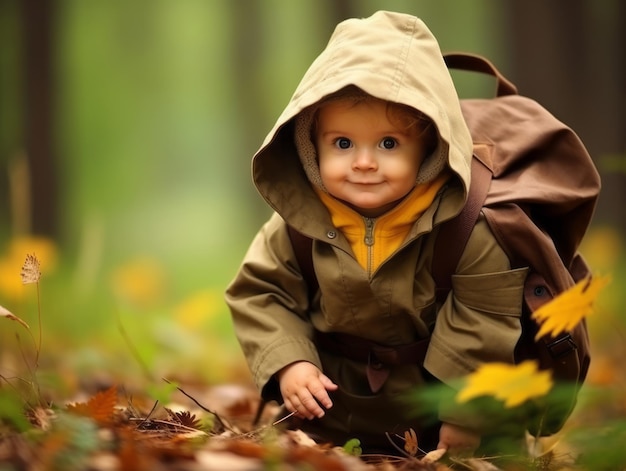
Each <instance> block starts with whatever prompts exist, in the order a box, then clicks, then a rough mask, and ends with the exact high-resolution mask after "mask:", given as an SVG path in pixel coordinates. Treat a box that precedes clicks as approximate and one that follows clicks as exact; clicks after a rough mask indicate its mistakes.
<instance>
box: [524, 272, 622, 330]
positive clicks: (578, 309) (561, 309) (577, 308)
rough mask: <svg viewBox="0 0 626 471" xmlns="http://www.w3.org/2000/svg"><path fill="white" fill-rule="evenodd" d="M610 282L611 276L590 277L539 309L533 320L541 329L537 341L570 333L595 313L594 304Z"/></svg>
mask: <svg viewBox="0 0 626 471" xmlns="http://www.w3.org/2000/svg"><path fill="white" fill-rule="evenodd" d="M609 281H610V277H609V276H603V277H590V278H587V279H584V280H581V281H579V282H578V283H577V284H576V285H574V286H572V287H571V288H570V289H568V290H567V291H564V292H563V293H561V294H560V295H559V296H557V297H555V298H554V299H553V300H552V301H550V302H548V303H546V304H544V305H543V306H541V307H540V308H539V309H537V310H536V311H535V312H534V313H533V314H532V318H533V319H534V320H536V321H537V322H538V323H539V324H540V325H541V327H540V328H539V332H537V335H536V337H535V340H537V339H539V338H541V337H543V336H544V335H548V334H550V335H551V336H552V337H556V336H557V335H559V334H560V333H561V332H564V331H570V330H572V329H573V328H574V327H576V325H577V324H578V323H579V322H580V321H582V319H583V318H584V317H587V316H588V315H590V314H591V313H592V312H593V303H594V302H595V300H596V299H597V297H598V294H599V293H600V290H601V289H602V288H604V287H605V286H606V285H607V284H608V283H609Z"/></svg>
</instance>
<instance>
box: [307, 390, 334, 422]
mask: <svg viewBox="0 0 626 471" xmlns="http://www.w3.org/2000/svg"><path fill="white" fill-rule="evenodd" d="M311 394H313V397H314V398H315V399H316V400H317V403H319V404H321V405H322V406H324V407H325V408H326V409H330V408H331V407H332V406H333V402H332V401H331V400H330V396H329V395H328V392H326V389H325V388H324V387H323V386H321V385H320V387H318V388H315V389H313V390H311ZM320 410H321V408H320ZM322 415H324V413H323V411H322ZM322 415H319V414H318V415H317V416H318V417H321V416H322Z"/></svg>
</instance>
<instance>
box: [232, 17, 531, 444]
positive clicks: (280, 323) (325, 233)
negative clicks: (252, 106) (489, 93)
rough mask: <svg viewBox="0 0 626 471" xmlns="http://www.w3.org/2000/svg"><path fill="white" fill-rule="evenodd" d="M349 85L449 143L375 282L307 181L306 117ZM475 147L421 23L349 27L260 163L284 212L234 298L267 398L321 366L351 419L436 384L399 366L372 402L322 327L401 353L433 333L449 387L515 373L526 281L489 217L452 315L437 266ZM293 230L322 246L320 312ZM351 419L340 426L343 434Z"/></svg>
mask: <svg viewBox="0 0 626 471" xmlns="http://www.w3.org/2000/svg"><path fill="white" fill-rule="evenodd" d="M348 85H356V86H358V87H360V88H361V89H363V90H365V91H366V92H367V93H369V94H371V95H373V96H376V97H378V98H380V99H383V100H389V101H393V102H399V103H403V104H406V105H409V106H411V107H414V108H416V109H418V110H420V111H422V112H423V113H425V114H426V115H428V116H429V117H430V118H431V119H432V120H433V122H434V123H435V124H436V127H437V130H438V133H439V144H438V147H437V149H436V151H435V152H441V153H444V155H445V158H446V161H447V162H448V168H449V171H451V173H452V175H453V177H452V178H451V180H450V182H449V183H448V184H447V185H446V186H445V188H444V189H442V191H440V193H439V195H438V196H437V197H436V198H435V201H434V202H433V204H432V205H431V206H430V207H429V208H428V209H427V210H426V211H425V213H424V214H423V215H422V216H421V217H420V218H419V219H418V220H417V221H416V222H415V224H414V226H413V227H412V229H411V230H410V232H409V234H408V235H407V237H406V240H405V241H404V243H403V244H402V245H401V246H400V247H399V248H398V249H397V250H396V251H395V252H394V253H393V254H392V255H391V256H390V257H389V258H388V259H387V260H386V261H384V262H383V263H382V264H381V265H380V266H379V267H378V268H377V270H376V271H375V272H374V273H372V274H371V275H368V274H367V273H366V272H365V270H364V269H363V268H362V267H361V266H360V265H359V264H358V263H357V261H356V260H355V258H354V256H353V254H352V250H351V247H350V245H349V243H348V242H347V240H346V239H345V238H344V237H343V235H342V234H341V233H340V232H339V231H337V230H336V229H335V228H334V227H333V225H332V222H331V219H330V216H329V213H328V210H327V209H326V207H325V206H324V205H323V204H322V203H321V201H320V199H319V198H318V197H317V196H316V194H315V192H314V190H313V189H312V187H311V185H310V183H309V182H308V180H307V177H306V175H305V173H304V171H303V169H302V164H301V162H300V159H299V158H298V155H297V151H296V148H295V145H294V137H293V118H294V117H295V116H296V115H297V114H298V113H299V112H300V111H302V110H303V109H305V108H306V107H308V106H311V105H313V104H315V103H316V102H318V101H319V100H320V99H321V98H322V97H324V96H326V95H328V94H330V93H333V92H335V91H337V90H339V89H341V88H343V87H345V86H348ZM472 146H473V144H472V140H471V137H470V135H469V131H468V129H467V126H466V124H465V122H464V120H463V117H462V115H461V110H460V105H459V101H458V97H457V94H456V91H455V88H454V85H453V82H452V80H451V77H450V75H449V73H448V70H447V68H446V66H445V64H444V61H443V59H442V55H441V52H440V49H439V46H438V44H437V41H436V40H435V38H434V37H433V35H432V34H431V32H430V31H429V30H428V29H427V27H426V26H425V25H424V24H423V23H422V21H421V20H419V19H417V18H415V17H412V16H409V15H404V14H396V13H389V12H378V13H376V14H375V15H373V16H372V17H370V18H367V19H358V20H356V19H355V20H348V21H345V22H343V23H341V24H340V25H338V27H337V29H336V30H335V32H334V34H333V36H332V37H331V39H330V41H329V43H328V45H327V47H326V49H325V50H324V51H323V52H322V53H321V55H320V56H319V57H318V58H317V59H316V60H315V61H314V63H313V64H312V65H311V67H310V68H309V70H308V71H307V72H306V74H305V75H304V78H303V79H302V81H301V83H300V84H299V85H298V87H297V89H296V91H295V93H294V95H293V97H292V98H291V100H290V102H289V103H288V104H287V107H286V108H285V110H284V111H283V113H282V114H281V116H280V117H279V118H278V121H277V122H276V124H275V126H274V127H273V129H272V130H271V131H270V133H269V134H268V135H267V138H266V139H265V141H264V143H263V145H262V146H261V148H260V149H259V151H258V152H257V153H256V154H255V155H254V157H253V162H252V167H253V180H254V183H255V185H256V187H257V189H258V191H259V192H260V194H261V195H262V196H263V198H264V199H265V200H266V201H267V203H268V204H269V205H270V206H271V207H272V208H273V210H274V211H275V213H274V215H273V216H272V217H271V218H270V219H269V221H268V222H267V223H266V224H265V225H264V226H263V227H262V228H261V230H260V231H259V233H258V234H257V236H256V237H255V238H254V240H253V242H252V244H251V246H250V248H249V250H248V252H247V254H246V255H245V258H244V260H243V263H242V265H241V268H240V270H239V272H238V273H237V275H236V277H235V279H234V280H233V281H232V283H231V284H230V286H229V287H228V289H227V293H226V301H227V303H228V305H229V307H230V309H231V312H232V318H233V322H234V326H235V330H236V334H237V337H238V339H239V342H240V344H241V347H242V349H243V352H244V354H245V356H246V358H247V361H248V363H249V367H250V370H251V372H252V375H253V377H254V381H255V382H256V384H257V386H258V387H259V390H260V391H262V394H263V396H264V397H265V398H266V399H278V400H280V395H279V390H278V388H277V383H276V380H275V377H274V375H275V373H276V372H277V371H278V370H280V369H281V368H283V367H284V366H286V365H288V364H290V363H292V362H295V361H299V360H306V361H309V362H311V363H313V364H315V365H317V366H318V367H319V368H321V369H322V370H323V371H324V372H325V374H327V375H328V376H329V377H330V378H331V379H332V380H333V381H335V382H336V383H337V384H338V385H339V386H340V392H341V393H342V394H344V395H345V396H346V397H345V398H344V399H343V400H344V401H346V402H347V404H350V401H351V400H354V408H352V406H350V405H348V406H346V407H345V408H347V409H348V410H351V411H352V412H351V413H352V414H358V410H359V408H360V407H362V408H363V409H362V410H363V411H367V410H368V407H370V406H372V407H378V406H379V405H380V403H381V401H388V400H389V399H393V398H394V397H396V396H397V395H400V394H403V393H405V392H406V391H407V390H408V389H410V388H413V387H416V386H417V387H418V386H419V385H420V384H422V383H423V382H424V379H423V372H422V370H421V368H420V365H403V366H398V367H394V368H393V370H392V371H391V374H390V376H389V379H388V380H387V382H386V383H385V385H384V387H383V389H382V390H381V391H380V393H379V394H376V395H373V394H372V393H371V391H369V390H368V388H367V386H366V385H367V383H366V381H364V367H363V365H362V364H358V362H355V361H352V360H350V359H347V358H340V357H338V356H337V355H332V354H329V353H327V352H323V351H320V350H318V348H316V345H315V344H314V342H313V340H312V333H313V331H314V329H317V330H319V331H322V332H343V333H350V334H353V335H357V336H359V337H362V338H365V339H369V340H373V341H375V342H378V343H380V344H383V345H392V346H393V345H402V344H406V343H409V342H412V341H414V340H417V339H421V338H424V337H427V336H429V335H432V339H431V342H430V345H429V348H428V351H427V354H426V358H425V362H424V367H425V368H426V370H427V371H428V372H429V373H430V374H432V375H433V376H434V377H436V378H438V379H439V380H441V381H443V382H446V383H449V382H451V381H452V380H454V379H455V378H459V377H460V376H463V375H466V374H468V373H470V372H471V371H473V370H474V369H476V367H478V366H479V365H480V364H481V363H483V362H491V361H503V362H512V361H513V351H514V348H515V344H516V342H517V340H518V338H519V336H520V333H521V327H520V315H521V310H522V305H521V303H522V291H523V282H524V278H525V276H526V270H524V269H521V270H511V269H510V264H509V260H508V259H507V257H506V255H505V254H504V252H503V251H502V249H501V248H500V247H499V245H498V243H497V242H496V240H495V238H494V236H493V235H492V233H491V232H490V229H489V228H488V226H487V224H486V222H485V221H484V220H483V219H482V218H481V219H480V220H479V222H478V224H477V225H476V227H475V229H474V230H473V233H472V235H471V237H470V240H469V243H468V245H467V248H466V250H465V252H464V254H463V256H462V258H461V260H460V263H459V265H458V267H457V270H456V274H455V275H454V276H453V291H452V292H451V293H450V295H449V296H448V298H447V300H446V301H445V303H443V305H438V304H437V303H436V301H435V286H434V282H433V279H432V277H431V266H432V265H433V264H435V263H437V261H436V260H433V259H432V254H433V244H434V241H435V238H436V235H437V230H438V227H437V226H438V225H439V224H440V223H442V222H443V221H445V220H448V219H450V218H452V217H454V216H455V215H456V214H457V213H459V211H460V210H461V208H462V206H463V204H464V202H465V199H466V196H467V187H468V185H469V182H470V161H471V156H472ZM287 224H289V225H291V226H292V227H293V228H295V229H296V230H297V231H299V232H301V233H303V234H305V235H307V236H309V237H310V238H312V239H313V241H314V242H313V262H314V266H315V272H316V275H317V279H318V281H319V292H318V293H317V294H316V295H315V296H314V297H313V298H312V300H311V301H310V300H309V297H308V294H307V289H306V286H305V284H304V282H303V275H302V273H301V270H300V268H299V265H298V262H297V260H296V257H295V254H294V251H293V248H292V245H291V242H290V239H289V236H288V232H287ZM359 401H361V402H359ZM371 401H378V402H371ZM385 403H387V402H385ZM370 410H371V409H370ZM337 413H338V414H339V412H337ZM329 414H330V415H332V414H333V410H332V409H331V410H329V411H328V414H327V415H329ZM394 414H395V415H394ZM402 414H403V412H402V410H401V409H399V410H398V411H397V413H396V412H393V411H392V408H388V409H385V416H386V420H388V426H389V427H393V426H395V425H396V424H398V423H400V422H401V421H402V420H403V419H402V417H400V416H401V415H402ZM442 419H443V420H446V421H452V422H457V423H460V422H462V419H460V418H455V417H442ZM328 420H331V419H328ZM344 420H345V417H343V418H342V417H339V416H338V417H337V423H338V424H339V423H341V422H342V421H344ZM350 420H351V424H352V425H351V426H350V427H351V433H352V432H354V434H357V433H358V429H359V427H362V428H366V427H368V426H370V427H377V430H379V431H380V430H381V428H380V426H379V424H376V425H374V424H370V425H368V424H369V422H368V421H363V422H362V423H361V422H359V421H358V420H357V419H355V418H352V419H350Z"/></svg>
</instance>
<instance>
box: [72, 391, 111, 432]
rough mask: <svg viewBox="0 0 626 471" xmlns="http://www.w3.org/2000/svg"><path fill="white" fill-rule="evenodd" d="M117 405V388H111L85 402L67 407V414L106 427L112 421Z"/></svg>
mask: <svg viewBox="0 0 626 471" xmlns="http://www.w3.org/2000/svg"><path fill="white" fill-rule="evenodd" d="M116 405H117V387H116V386H112V387H110V388H109V389H107V390H106V391H101V392H99V393H97V394H96V395H94V396H93V397H91V398H90V399H89V400H88V401H87V402H82V403H78V404H73V405H69V406H67V410H68V412H71V413H74V414H78V415H82V416H83V417H89V418H90V419H93V420H95V421H96V422H97V423H98V424H101V425H108V424H110V423H111V422H112V421H113V415H114V413H115V406H116Z"/></svg>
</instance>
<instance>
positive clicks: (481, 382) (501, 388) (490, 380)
mask: <svg viewBox="0 0 626 471" xmlns="http://www.w3.org/2000/svg"><path fill="white" fill-rule="evenodd" d="M552 385H553V382H552V376H551V374H550V372H548V371H540V370H539V369H538V366H537V362H536V361H532V360H527V361H524V362H522V363H519V364H517V365H512V364H508V363H498V362H494V363H485V364H483V365H482V366H481V367H480V368H478V369H477V370H476V371H475V372H474V373H472V374H470V375H468V376H467V383H466V385H465V387H464V388H463V389H461V390H460V391H459V392H458V394H457V396H456V400H457V402H467V401H469V400H470V399H474V398H476V397H479V396H493V397H495V398H496V399H500V400H502V401H504V406H505V407H515V406H518V405H520V404H522V403H523V402H525V401H526V400H528V399H531V398H533V397H541V396H544V395H546V394H547V393H548V392H549V391H550V389H551V388H552Z"/></svg>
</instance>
